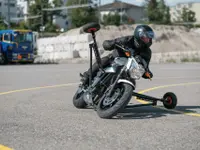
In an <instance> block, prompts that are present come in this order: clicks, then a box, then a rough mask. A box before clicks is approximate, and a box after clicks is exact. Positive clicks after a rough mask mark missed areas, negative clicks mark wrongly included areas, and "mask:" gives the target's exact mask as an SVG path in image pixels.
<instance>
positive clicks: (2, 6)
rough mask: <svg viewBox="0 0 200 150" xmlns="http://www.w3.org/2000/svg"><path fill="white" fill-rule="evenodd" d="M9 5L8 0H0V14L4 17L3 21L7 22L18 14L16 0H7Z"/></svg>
mask: <svg viewBox="0 0 200 150" xmlns="http://www.w3.org/2000/svg"><path fill="white" fill-rule="evenodd" d="M9 3H10V7H8V0H0V16H1V18H3V19H4V22H5V23H8V22H9V20H10V21H11V22H15V21H12V20H11V18H15V17H17V16H18V13H19V9H18V7H17V1H16V0H9Z"/></svg>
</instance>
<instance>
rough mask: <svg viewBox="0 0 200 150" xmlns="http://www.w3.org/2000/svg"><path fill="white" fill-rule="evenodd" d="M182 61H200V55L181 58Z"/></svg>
mask: <svg viewBox="0 0 200 150" xmlns="http://www.w3.org/2000/svg"><path fill="white" fill-rule="evenodd" d="M181 62H200V58H199V57H192V58H186V57H185V58H181Z"/></svg>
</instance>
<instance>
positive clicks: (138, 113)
mask: <svg viewBox="0 0 200 150" xmlns="http://www.w3.org/2000/svg"><path fill="white" fill-rule="evenodd" d="M197 109H198V110H200V106H177V107H176V108H175V109H174V110H175V111H176V110H177V111H181V112H182V113H198V112H197V111H196V110H197ZM175 111H173V110H172V111H170V110H167V109H165V108H164V107H161V109H160V108H159V107H158V108H157V107H151V106H147V107H140V108H139V107H137V108H126V109H124V110H123V111H121V112H120V113H118V114H117V116H116V117H115V118H113V119H149V118H158V117H165V116H167V115H178V114H182V113H179V112H175Z"/></svg>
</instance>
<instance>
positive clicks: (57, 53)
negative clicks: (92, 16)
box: [35, 34, 92, 62]
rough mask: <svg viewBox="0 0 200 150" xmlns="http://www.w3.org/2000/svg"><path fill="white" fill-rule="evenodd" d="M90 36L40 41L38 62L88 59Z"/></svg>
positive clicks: (82, 35)
mask: <svg viewBox="0 0 200 150" xmlns="http://www.w3.org/2000/svg"><path fill="white" fill-rule="evenodd" d="M91 41H92V38H91V35H90V34H81V35H76V36H59V37H52V38H42V39H38V57H37V58H36V60H35V61H36V62H46V61H59V60H62V59H68V58H78V57H80V58H88V57H89V43H90V42H91Z"/></svg>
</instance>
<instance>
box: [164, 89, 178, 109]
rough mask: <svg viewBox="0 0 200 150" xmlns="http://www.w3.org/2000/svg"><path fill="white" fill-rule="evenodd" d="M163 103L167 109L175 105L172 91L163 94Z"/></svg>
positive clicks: (175, 98) (175, 100)
mask: <svg viewBox="0 0 200 150" xmlns="http://www.w3.org/2000/svg"><path fill="white" fill-rule="evenodd" d="M163 105H164V107H165V108H167V109H174V108H175V107H176V105H177V97H176V95H175V94H174V93H172V92H168V93H165V95H164V96H163Z"/></svg>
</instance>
